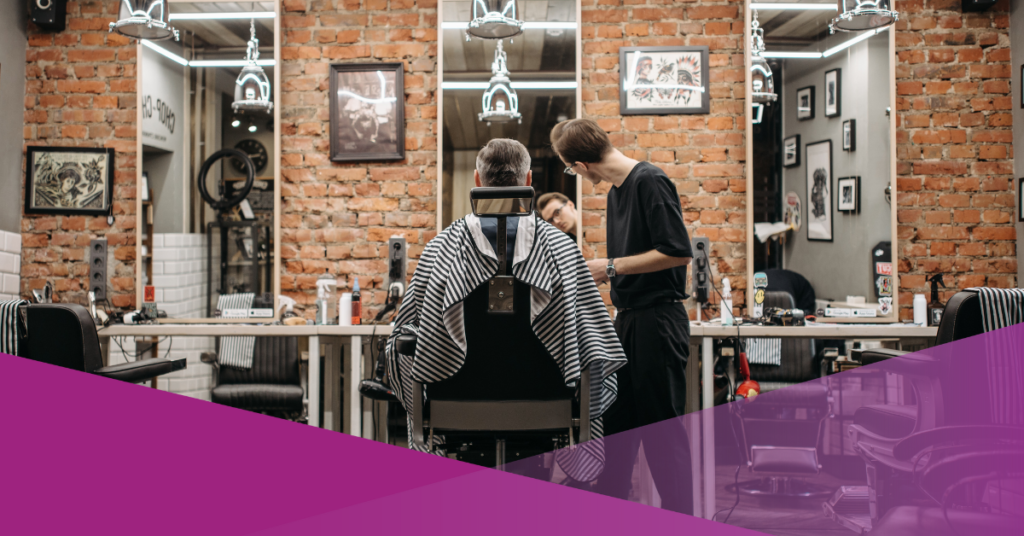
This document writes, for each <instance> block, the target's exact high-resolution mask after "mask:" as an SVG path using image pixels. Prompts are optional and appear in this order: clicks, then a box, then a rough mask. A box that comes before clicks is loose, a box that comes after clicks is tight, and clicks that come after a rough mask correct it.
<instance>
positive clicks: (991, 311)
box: [967, 287, 1024, 333]
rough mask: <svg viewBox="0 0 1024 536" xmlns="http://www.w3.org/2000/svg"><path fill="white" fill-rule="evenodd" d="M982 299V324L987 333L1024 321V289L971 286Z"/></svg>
mask: <svg viewBox="0 0 1024 536" xmlns="http://www.w3.org/2000/svg"><path fill="white" fill-rule="evenodd" d="M967 290H973V291H975V292H977V293H978V298H979V299H980V300H981V324H982V326H983V327H984V328H985V333H988V332H990V331H994V330H997V329H1000V328H1005V327H1007V326H1012V325H1014V324H1020V323H1021V322H1024V289H1019V288H987V287H978V288H969V289H967Z"/></svg>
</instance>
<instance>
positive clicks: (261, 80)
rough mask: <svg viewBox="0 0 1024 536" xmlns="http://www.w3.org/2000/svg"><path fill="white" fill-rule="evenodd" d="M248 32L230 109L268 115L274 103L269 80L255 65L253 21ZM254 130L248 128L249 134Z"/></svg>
mask: <svg viewBox="0 0 1024 536" xmlns="http://www.w3.org/2000/svg"><path fill="white" fill-rule="evenodd" d="M249 32H250V35H251V37H250V38H249V44H248V47H246V50H245V61H246V64H245V66H244V67H242V72H240V73H238V79H237V80H235V102H233V103H231V108H232V109H233V110H234V111H236V112H237V111H238V110H245V111H250V112H259V111H265V112H267V113H270V111H271V110H273V109H274V103H273V102H271V101H270V80H269V79H268V78H267V73H265V72H264V71H263V67H260V66H259V64H258V63H257V60H258V59H259V57H260V41H259V39H256V21H255V20H251V21H250V22H249ZM255 129H256V127H255V125H253V126H250V127H249V132H255V131H256V130H255Z"/></svg>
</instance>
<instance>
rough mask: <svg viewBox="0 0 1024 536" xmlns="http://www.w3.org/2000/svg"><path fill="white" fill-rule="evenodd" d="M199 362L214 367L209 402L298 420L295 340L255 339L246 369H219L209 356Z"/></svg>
mask: <svg viewBox="0 0 1024 536" xmlns="http://www.w3.org/2000/svg"><path fill="white" fill-rule="evenodd" d="M200 359H201V360H202V362H203V363H209V364H211V365H213V367H214V375H213V377H214V385H215V387H214V388H213V389H211V390H210V400H211V401H213V402H215V403H217V404H222V405H225V406H231V407H233V408H238V409H244V410H248V411H254V412H256V413H265V414H268V415H274V416H279V417H283V418H286V419H289V420H299V419H300V418H301V417H302V412H303V405H302V382H301V379H300V376H299V342H298V339H297V338H295V337H256V343H255V347H254V348H253V358H252V368H250V369H241V368H235V367H229V366H222V365H220V363H219V362H218V360H217V354H215V353H213V352H203V354H202V355H201V356H200Z"/></svg>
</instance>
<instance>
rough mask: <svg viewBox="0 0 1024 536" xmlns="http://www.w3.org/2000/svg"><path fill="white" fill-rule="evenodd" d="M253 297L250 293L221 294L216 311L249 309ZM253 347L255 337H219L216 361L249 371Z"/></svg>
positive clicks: (254, 295) (254, 345) (226, 365)
mask: <svg viewBox="0 0 1024 536" xmlns="http://www.w3.org/2000/svg"><path fill="white" fill-rule="evenodd" d="M255 297H256V294H254V293H252V292H243V293H240V294H221V295H220V297H219V298H217V309H220V310H221V311H223V310H224V309H249V308H251V307H252V302H253V300H254V299H255ZM255 347H256V337H221V339H220V353H219V355H218V356H217V361H218V362H219V363H220V364H221V365H222V366H225V367H235V368H241V369H251V368H252V354H253V349H254V348H255Z"/></svg>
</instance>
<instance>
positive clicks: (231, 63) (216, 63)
mask: <svg viewBox="0 0 1024 536" xmlns="http://www.w3.org/2000/svg"><path fill="white" fill-rule="evenodd" d="M248 64H249V62H248V60H192V61H190V62H188V65H189V67H245V66H246V65H248ZM256 65H259V66H260V67H273V66H274V60H256Z"/></svg>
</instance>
